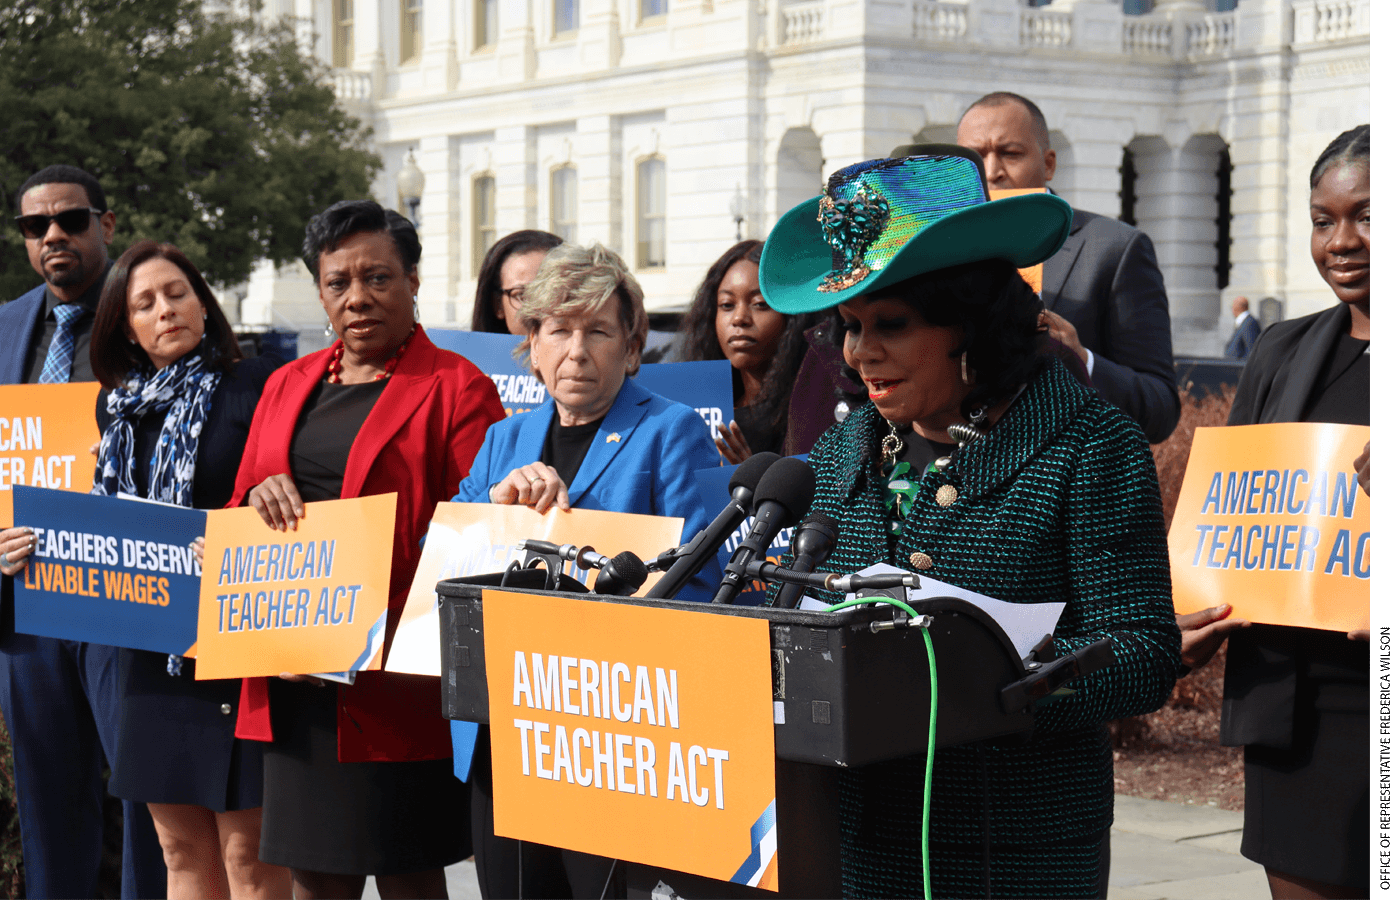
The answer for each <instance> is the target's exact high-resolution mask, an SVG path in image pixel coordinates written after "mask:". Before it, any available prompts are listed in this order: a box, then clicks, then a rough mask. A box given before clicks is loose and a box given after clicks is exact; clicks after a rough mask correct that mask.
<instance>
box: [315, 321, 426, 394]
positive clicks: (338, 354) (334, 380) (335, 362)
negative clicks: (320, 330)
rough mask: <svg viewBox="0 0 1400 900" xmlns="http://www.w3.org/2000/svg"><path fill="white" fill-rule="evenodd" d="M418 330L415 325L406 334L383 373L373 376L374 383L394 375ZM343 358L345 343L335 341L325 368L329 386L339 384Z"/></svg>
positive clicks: (385, 365)
mask: <svg viewBox="0 0 1400 900" xmlns="http://www.w3.org/2000/svg"><path fill="white" fill-rule="evenodd" d="M418 328H419V326H418V325H416V324H415V325H414V326H413V330H412V331H410V332H409V333H408V337H407V338H405V339H404V342H403V343H402V344H399V349H398V350H397V351H396V352H395V353H394V355H393V357H392V358H391V359H390V360H389V361H388V362H386V363H385V364H384V371H383V372H380V373H379V374H378V375H375V376H374V379H373V380H374V381H385V380H387V379H388V377H389V376H390V375H392V374H394V369H396V368H398V366H399V360H401V359H403V355H404V352H405V351H406V350H408V344H409V341H411V340H413V336H414V335H415V334H417V333H418ZM343 356H345V342H344V341H336V342H335V346H334V347H332V348H331V362H330V365H328V366H326V380H327V381H329V382H330V383H331V384H340V360H341V358H342V357H343Z"/></svg>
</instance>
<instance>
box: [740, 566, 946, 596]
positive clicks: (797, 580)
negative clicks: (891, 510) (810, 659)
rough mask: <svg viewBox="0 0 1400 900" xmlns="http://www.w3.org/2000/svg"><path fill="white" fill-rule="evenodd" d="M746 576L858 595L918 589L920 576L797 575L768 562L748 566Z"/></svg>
mask: <svg viewBox="0 0 1400 900" xmlns="http://www.w3.org/2000/svg"><path fill="white" fill-rule="evenodd" d="M744 574H745V575H746V576H748V577H749V578H758V579H761V580H763V581H780V582H782V583H783V584H784V585H785V586H786V585H789V584H800V585H802V586H804V587H814V588H822V589H824V590H828V591H835V592H836V593H838V594H856V593H859V592H861V591H865V590H883V589H885V588H894V587H905V588H917V587H918V586H919V576H918V575H915V574H914V573H912V572H900V573H898V574H894V573H891V574H889V575H837V574H836V573H835V572H794V571H793V570H792V569H784V568H782V567H781V566H776V565H774V564H773V563H770V562H767V561H754V562H750V563H749V564H748V565H746V566H744Z"/></svg>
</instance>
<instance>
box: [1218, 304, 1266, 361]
mask: <svg viewBox="0 0 1400 900" xmlns="http://www.w3.org/2000/svg"><path fill="white" fill-rule="evenodd" d="M1263 331H1264V330H1263V329H1262V328H1260V327H1259V320H1258V319H1256V318H1254V315H1253V314H1252V313H1249V314H1246V315H1245V318H1244V321H1243V322H1241V323H1240V325H1239V327H1238V328H1236V329H1235V333H1234V334H1232V335H1230V342H1229V343H1228V344H1226V345H1225V356H1226V357H1227V358H1229V359H1244V358H1245V357H1247V356H1249V351H1251V350H1253V349H1254V342H1255V341H1257V340H1259V335H1261V334H1263Z"/></svg>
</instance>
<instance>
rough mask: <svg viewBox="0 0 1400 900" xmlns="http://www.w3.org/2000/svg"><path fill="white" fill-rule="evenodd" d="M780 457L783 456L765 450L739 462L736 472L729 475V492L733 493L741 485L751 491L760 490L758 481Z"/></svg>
mask: <svg viewBox="0 0 1400 900" xmlns="http://www.w3.org/2000/svg"><path fill="white" fill-rule="evenodd" d="M780 459H782V457H781V456H779V455H778V454H776V453H774V452H772V451H771V450H765V451H763V452H762V453H755V454H754V455H753V456H750V457H749V458H748V459H746V460H744V461H743V462H741V463H739V465H738V467H737V468H735V469H734V474H733V475H731V476H729V493H730V494H733V493H734V489H735V488H739V487H744V488H748V489H749V491H750V492H753V491H756V490H758V483H759V482H760V481H762V480H763V475H764V473H765V472H767V471H768V470H769V469H771V468H772V467H773V463H775V462H777V461H778V460H780Z"/></svg>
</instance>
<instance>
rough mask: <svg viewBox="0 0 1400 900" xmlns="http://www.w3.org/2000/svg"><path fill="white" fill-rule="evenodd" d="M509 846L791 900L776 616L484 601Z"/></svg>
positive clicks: (499, 819)
mask: <svg viewBox="0 0 1400 900" xmlns="http://www.w3.org/2000/svg"><path fill="white" fill-rule="evenodd" d="M482 614H483V620H482V621H483V626H484V632H485V633H484V636H483V637H484V646H485V653H486V682H487V690H488V693H489V700H490V709H491V771H492V778H493V784H494V787H493V790H494V795H495V821H496V834H498V835H501V836H503V837H510V838H520V839H522V840H528V841H536V842H539V843H543V844H549V845H551V846H555V847H564V848H567V849H570V850H580V851H583V852H586V853H596V854H598V855H600V856H604V857H615V858H618V859H625V860H631V861H634V862H639V863H645V864H647V865H655V866H661V867H664V868H668V869H676V870H678V871H682V872H690V873H692V874H695V875H702V876H706V877H710V878H719V879H722V880H726V881H734V882H737V883H740V884H747V885H750V886H756V887H761V888H765V889H767V890H771V891H776V890H777V889H778V871H777V853H776V851H777V846H778V844H777V841H778V829H777V822H776V816H775V804H774V797H775V794H774V775H773V704H772V700H773V691H772V657H771V654H770V648H769V639H768V624H767V623H766V622H765V621H763V620H761V619H752V618H746V617H739V616H729V615H716V614H713V613H705V612H698V611H697V612H690V611H682V610H677V609H668V608H663V607H654V606H645V605H630V604H624V603H608V602H603V601H597V600H582V599H575V598H573V597H564V596H540V595H522V594H511V593H509V592H506V591H494V590H487V591H483V592H482Z"/></svg>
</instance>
